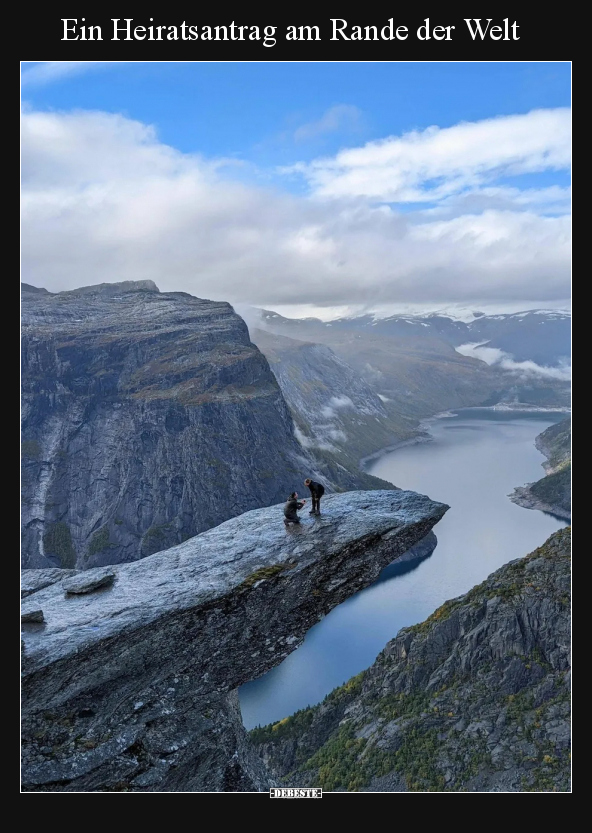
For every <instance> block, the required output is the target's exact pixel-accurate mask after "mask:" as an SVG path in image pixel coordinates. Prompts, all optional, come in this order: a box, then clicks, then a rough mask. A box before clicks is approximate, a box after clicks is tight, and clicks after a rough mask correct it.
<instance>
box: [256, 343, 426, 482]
mask: <svg viewBox="0 0 592 833" xmlns="http://www.w3.org/2000/svg"><path fill="white" fill-rule="evenodd" d="M250 334H251V338H252V340H253V341H254V342H255V344H256V345H257V347H259V349H260V350H261V352H262V353H263V354H264V355H265V357H266V358H267V360H268V361H269V366H270V367H271V369H272V371H273V373H274V375H275V377H276V379H277V381H278V384H279V386H280V388H281V390H282V393H283V395H284V398H285V399H286V402H287V403H288V405H289V407H290V410H291V412H292V416H293V417H294V422H295V423H296V426H297V429H298V434H299V437H300V438H301V442H302V443H303V445H305V446H306V447H308V448H312V449H314V450H315V453H319V452H327V453H328V454H330V455H333V457H334V459H335V460H337V461H339V462H340V463H342V464H344V465H347V466H348V468H355V467H358V466H359V464H360V460H361V459H362V458H364V457H366V456H368V455H369V454H372V453H373V452H376V451H377V450H378V449H384V448H386V447H388V446H392V445H393V444H396V443H398V442H400V441H401V440H406V439H408V438H410V437H413V436H416V435H417V430H416V428H415V426H414V423H413V421H412V420H410V419H405V418H404V417H400V416H399V415H398V414H397V413H396V409H395V408H393V407H392V403H391V402H390V400H388V399H386V398H385V397H382V398H381V397H380V396H379V395H378V394H377V393H376V391H375V390H374V389H373V388H372V387H371V386H370V385H369V384H368V382H366V381H365V380H364V379H363V377H362V376H361V374H360V373H359V372H357V371H356V370H354V368H352V367H350V365H348V364H347V362H345V361H344V360H343V359H341V358H340V357H339V356H337V355H336V354H335V353H334V352H333V350H331V349H330V348H329V347H327V346H326V345H324V344H314V343H310V342H302V341H298V340H297V339H293V338H287V337H285V336H279V335H275V334H273V333H269V332H266V331H264V330H258V329H254V328H251V330H250Z"/></svg>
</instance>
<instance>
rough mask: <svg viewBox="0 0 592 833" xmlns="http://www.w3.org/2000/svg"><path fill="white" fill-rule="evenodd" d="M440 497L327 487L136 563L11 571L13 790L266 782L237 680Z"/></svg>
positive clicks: (368, 570) (371, 572) (434, 508)
mask: <svg viewBox="0 0 592 833" xmlns="http://www.w3.org/2000/svg"><path fill="white" fill-rule="evenodd" d="M447 508H448V507H447V506H446V505H444V504H441V503H435V502H434V501H431V500H430V499H429V498H428V497H426V496H424V495H418V494H415V493H413V492H406V491H402V490H391V491H386V490H385V491H370V492H369V491H358V492H349V493H347V494H341V495H337V494H334V495H326V496H325V498H324V499H323V514H322V515H321V516H320V517H315V518H311V517H310V516H309V515H308V514H305V515H304V518H303V522H302V524H301V526H300V527H296V528H286V527H285V526H284V524H283V520H282V505H281V504H280V505H276V506H272V507H268V508H266V509H259V510H253V511H250V512H247V513H245V514H243V515H241V516H239V517H237V518H233V519H231V520H229V521H226V522H225V523H223V524H221V525H220V526H218V527H216V528H214V529H211V530H208V531H207V532H204V533H202V534H201V535H198V536H196V537H194V538H192V539H190V540H188V541H185V542H184V543H182V544H180V545H178V546H176V547H174V548H172V549H169V550H167V551H164V552H159V553H157V554H154V555H152V556H149V557H148V558H145V559H142V560H140V561H137V562H134V563H130V564H121V565H115V566H113V567H110V568H97V569H91V570H86V571H83V572H73V571H71V570H56V569H53V570H27V571H24V573H23V582H24V587H23V595H24V599H23V602H22V619H23V622H24V624H23V625H22V637H23V645H24V654H23V677H22V709H21V714H22V723H23V728H22V748H23V755H22V761H23V780H22V784H23V789H25V790H41V791H151V792H154V791H156V792H159V791H244V790H250V791H252V790H264V789H267V788H268V787H269V786H270V784H273V783H275V779H274V778H273V777H271V776H270V775H269V773H268V772H267V771H266V769H265V767H264V765H263V764H262V762H261V760H260V758H259V757H258V756H257V755H256V754H255V752H254V751H253V748H252V745H251V744H250V742H249V739H248V737H247V734H246V732H245V730H244V727H243V726H242V722H241V719H240V709H239V707H238V698H237V694H236V690H237V689H238V687H239V686H240V685H242V684H243V683H245V682H248V681H249V680H252V679H255V678H256V677H258V676H260V675H261V674H263V673H265V672H266V671H268V670H269V669H271V668H272V667H274V666H275V665H277V664H278V663H280V662H281V661H282V660H283V659H284V658H285V657H286V656H287V655H288V654H289V653H291V652H292V651H294V650H295V649H296V648H297V647H298V645H299V644H300V643H301V642H302V640H303V638H304V635H305V633H306V631H307V630H308V629H309V628H310V627H311V626H312V625H313V624H314V623H316V622H317V621H319V620H320V619H321V618H322V616H324V615H325V614H327V613H328V612H329V611H330V610H331V609H332V608H333V607H335V605H337V604H339V603H340V602H342V601H343V600H344V599H346V598H347V597H348V596H350V595H352V594H353V593H355V592H356V591H357V590H359V589H361V588H363V587H365V586H367V585H368V584H370V583H371V582H372V581H374V580H375V579H376V578H377V577H378V575H379V573H380V571H381V570H382V569H383V568H384V567H385V566H387V565H388V564H389V563H391V562H392V561H393V560H395V559H397V558H400V557H401V556H404V554H405V553H406V552H408V550H409V549H410V548H411V547H413V546H414V545H415V544H416V543H417V542H419V541H421V540H422V539H424V538H425V536H426V535H427V534H428V533H429V532H430V530H431V528H432V527H433V526H434V525H435V524H436V523H437V522H438V520H440V518H441V517H442V516H443V515H444V513H445V511H446V510H447Z"/></svg>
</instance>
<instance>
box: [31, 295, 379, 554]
mask: <svg viewBox="0 0 592 833" xmlns="http://www.w3.org/2000/svg"><path fill="white" fill-rule="evenodd" d="M22 337H23V338H22V392H23V406H22V416H23V423H22V446H21V451H22V484H23V510H22V528H23V547H22V564H23V566H24V567H27V568H32V567H36V568H42V567H62V568H73V567H76V568H89V567H94V566H100V565H105V564H114V563H122V562H127V561H133V560H136V559H138V558H142V557H144V556H146V555H149V554H151V553H154V552H157V551H159V550H163V549H166V548H168V547H170V546H173V545H174V544H177V543H179V542H181V541H183V540H185V539H187V538H188V537H190V536H192V535H195V534H196V533H198V532H200V531H202V530H204V529H208V528H210V527H212V526H215V525H216V524H218V523H220V522H222V521H224V520H226V519H227V518H229V517H232V516H234V515H237V514H240V513H241V512H244V511H246V510H249V509H253V508H256V507H259V506H267V505H270V504H272V503H275V502H277V501H280V500H283V499H285V497H286V495H287V494H288V493H289V492H290V491H292V490H293V489H294V488H298V487H299V486H301V484H302V481H303V479H304V478H305V477H308V476H312V477H313V478H316V479H320V480H323V481H324V482H326V484H327V486H328V489H329V490H340V489H351V488H360V487H363V488H377V487H378V488H384V487H385V486H389V487H390V485H391V484H386V483H385V482H384V481H380V480H378V479H376V478H372V477H370V476H369V475H365V474H361V473H360V472H358V471H357V470H356V469H354V470H349V469H348V468H347V466H346V465H340V464H339V463H338V462H336V461H334V460H333V459H327V460H325V459H322V457H320V456H317V457H315V456H313V454H312V453H311V451H310V450H307V449H304V448H303V447H302V446H301V444H300V443H299V442H298V440H297V438H296V436H295V433H294V424H293V420H292V417H291V414H290V411H289V409H288V407H287V405H286V402H285V400H284V398H283V396H282V393H281V391H280V388H279V386H278V384H277V382H276V380H275V378H274V376H273V374H272V373H271V371H270V369H269V365H268V362H267V360H266V359H265V357H264V356H263V355H262V353H261V352H260V351H259V350H258V349H257V347H256V346H255V345H254V344H252V343H251V341H250V339H249V333H248V330H247V327H246V325H245V323H244V321H243V320H242V319H241V318H240V317H239V316H238V315H236V313H235V312H234V310H233V309H232V307H231V306H230V305H229V304H226V303H221V302H220V303H218V302H214V301H205V300H202V299H199V298H194V297H192V296H190V295H187V294H185V293H160V292H159V291H158V289H157V287H156V286H155V285H154V284H153V283H152V282H150V281H137V282H126V283H119V284H101V285H99V286H91V287H84V288H81V289H77V290H74V291H71V292H60V293H57V294H52V293H49V292H46V291H40V290H37V289H36V288H34V287H29V286H27V285H23V293H22Z"/></svg>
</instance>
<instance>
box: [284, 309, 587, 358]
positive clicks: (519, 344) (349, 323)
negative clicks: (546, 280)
mask: <svg viewBox="0 0 592 833" xmlns="http://www.w3.org/2000/svg"><path fill="white" fill-rule="evenodd" d="M269 315H270V314H269V313H268V316H269ZM271 316H273V313H271ZM309 322H310V323H312V320H311V319H309ZM318 323H319V324H320V325H321V327H322V326H324V327H326V328H328V327H330V328H331V329H332V330H351V329H355V330H360V331H369V330H372V331H373V332H375V333H377V334H380V335H386V336H396V337H399V338H408V337H409V338H415V337H417V336H423V337H424V338H430V337H431V338H437V339H440V340H442V341H446V342H447V343H449V344H452V345H454V346H459V345H461V344H465V343H468V342H473V343H476V342H480V343H483V342H486V343H487V345H488V346H489V347H497V348H498V349H500V350H503V351H504V352H507V353H510V354H512V356H513V358H514V359H515V361H534V362H536V363H537V364H540V365H549V366H557V365H559V364H561V362H562V361H563V360H565V359H568V358H569V356H570V355H571V314H570V313H569V312H567V311H565V310H540V309H539V310H527V311H526V312H512V313H501V314H498V315H486V314H484V313H481V312H475V313H469V314H468V315H467V314H466V315H465V316H464V317H462V318H458V317H455V316H454V315H453V314H452V315H451V314H446V312H431V313H426V314H415V315H410V314H400V315H391V316H388V317H385V318H378V317H376V316H375V315H360V316H354V317H349V318H338V319H336V320H334V321H331V322H326V323H324V324H323V322H320V321H319V322H318Z"/></svg>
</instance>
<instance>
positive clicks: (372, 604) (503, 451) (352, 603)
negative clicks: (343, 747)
mask: <svg viewBox="0 0 592 833" xmlns="http://www.w3.org/2000/svg"><path fill="white" fill-rule="evenodd" d="M564 416H565V414H560V413H550V412H516V411H514V412H512V411H492V410H488V409H485V408H479V409H478V408H468V409H464V410H462V411H458V412H456V413H455V414H454V415H452V416H448V417H443V418H440V419H434V420H432V421H430V423H429V425H428V428H429V431H430V433H431V434H432V435H433V437H434V441H433V442H430V443H423V444H419V445H411V446H406V447H403V448H400V449H397V450H396V451H393V452H391V453H389V454H386V455H385V456H384V457H382V458H380V459H379V460H377V461H376V462H375V463H374V464H373V465H372V467H371V468H370V469H369V471H370V473H371V474H375V475H376V476H377V477H382V478H384V479H385V480H389V481H390V482H391V483H395V484H396V485H397V486H399V487H401V488H402V489H411V490H413V491H416V492H421V493H423V494H427V495H429V496H430V497H431V498H433V499H434V500H438V501H442V502H443V503H447V504H449V505H450V509H449V510H448V512H447V513H446V515H445V516H444V518H443V519H442V520H441V521H440V523H439V524H437V526H436V527H434V532H435V533H436V535H437V537H438V546H437V547H436V549H435V550H434V552H433V554H432V555H431V556H429V557H428V558H426V559H423V560H422V561H420V562H419V563H417V562H413V563H411V564H410V563H404V564H399V565H391V566H390V567H389V568H387V569H386V570H385V571H383V573H382V575H381V576H380V578H379V579H378V580H377V581H376V582H375V583H374V584H373V585H372V586H370V587H368V588H366V590H362V591H361V592H359V593H357V594H356V595H355V596H353V597H352V598H350V599H348V600H347V601H346V602H344V603H343V604H341V605H340V606H339V607H337V608H335V609H334V610H333V611H331V613H330V614H329V615H328V616H326V617H325V618H324V619H323V620H322V621H321V622H319V623H318V624H317V625H315V627H313V628H312V629H311V630H310V631H309V632H308V634H307V635H306V639H305V641H304V643H303V645H302V646H301V647H300V648H299V649H298V650H297V651H295V652H294V653H293V654H291V655H290V656H289V657H287V659H285V660H284V662H283V663H282V664H281V665H279V666H277V667H276V668H274V669H273V670H272V671H270V672H269V673H267V674H265V675H264V676H263V677H260V678H259V679H258V680H254V681H253V682H251V683H248V684H247V685H245V686H243V687H242V688H241V690H240V701H241V709H242V714H243V720H244V723H245V726H246V727H247V728H252V727H253V726H257V725H264V724H266V723H270V722H272V721H276V720H280V719H281V718H282V717H285V716H286V715H289V714H292V713H293V712H295V711H296V710H297V709H301V708H304V707H306V706H308V705H314V704H315V703H318V702H320V701H321V700H322V699H323V698H324V697H325V695H326V694H328V693H329V691H331V690H332V689H333V688H335V687H336V686H339V685H341V684H342V683H344V682H345V681H346V680H348V679H349V678H350V677H352V676H353V675H354V674H357V673H359V672H360V671H362V670H363V669H364V668H367V667H368V666H369V665H371V664H372V663H373V662H374V659H375V658H376V655H377V654H378V653H379V652H380V651H381V650H382V648H384V646H385V645H386V643H387V642H388V641H389V640H390V639H392V638H393V637H394V636H396V634H397V632H398V631H399V630H400V629H401V628H402V627H406V626H408V625H413V624H416V623H417V622H421V621H423V620H424V619H425V618H426V617H427V616H429V615H430V614H431V613H433V612H434V610H435V609H436V608H437V607H439V606H440V605H441V604H442V603H443V602H444V601H446V600H447V599H452V598H454V597H455V596H459V595H461V594H462V593H465V592H467V591H468V590H470V589H471V587H474V586H475V585H476V584H479V583H480V582H481V581H483V580H484V579H485V578H487V576H488V575H489V574H490V573H491V572H493V571H494V570H496V569H497V568H498V567H501V566H502V565H503V564H506V563H507V562H508V561H511V560H512V559H514V558H521V557H522V556H524V555H526V554H527V553H529V552H531V551H532V550H533V549H535V548H536V547H537V546H540V544H542V543H543V542H544V541H545V540H546V539H547V538H548V537H549V535H551V533H553V532H555V531H556V530H557V529H560V528H561V527H562V526H565V521H562V520H561V519H559V518H555V517H554V516H552V515H547V514H546V513H543V512H539V511H536V510H532V509H524V508H522V507H521V506H517V505H516V504H514V503H512V502H511V501H510V500H509V498H508V497H507V495H508V494H509V493H510V492H511V491H512V490H513V489H514V487H515V486H522V485H524V484H525V483H528V482H532V481H533V480H538V479H539V478H540V477H542V476H543V474H544V471H543V469H542V467H541V463H542V462H543V461H544V459H545V458H544V457H543V456H542V455H541V454H540V452H538V451H537V450H536V448H535V446H534V438H535V437H536V435H537V434H540V432H541V431H543V430H544V429H545V428H546V427H548V426H549V425H551V424H553V423H554V422H558V421H559V420H560V419H563V418H564Z"/></svg>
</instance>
